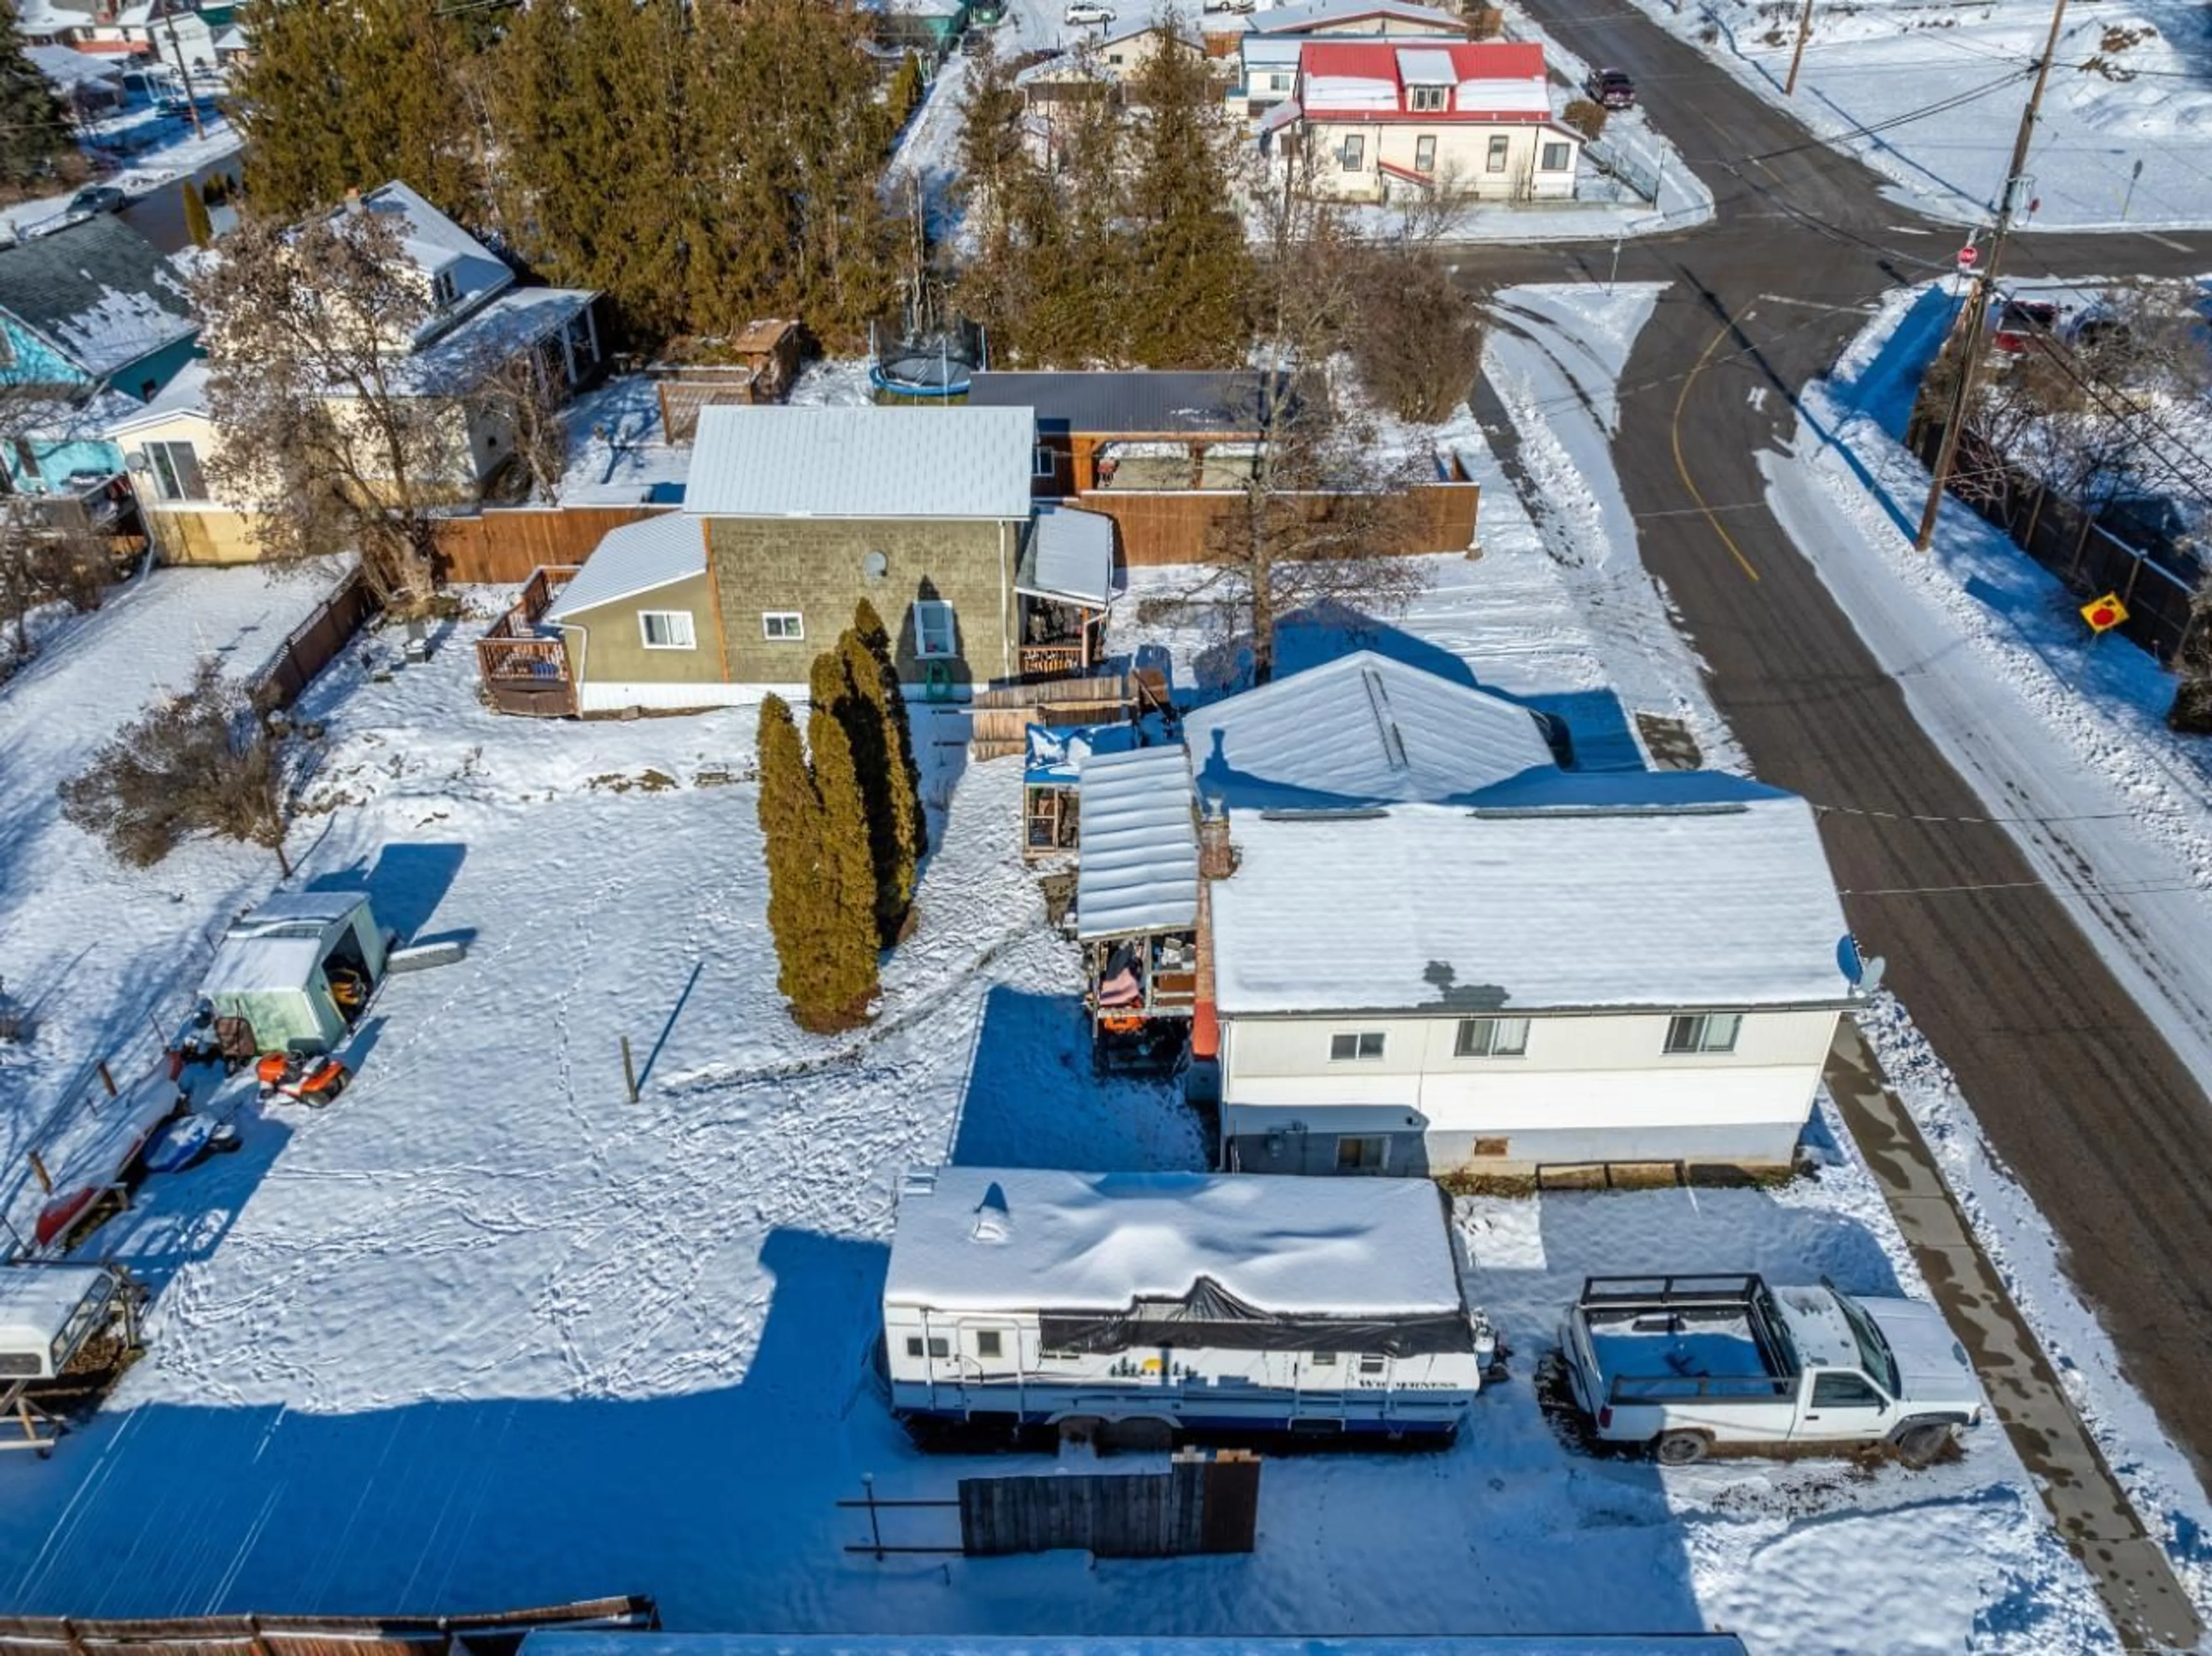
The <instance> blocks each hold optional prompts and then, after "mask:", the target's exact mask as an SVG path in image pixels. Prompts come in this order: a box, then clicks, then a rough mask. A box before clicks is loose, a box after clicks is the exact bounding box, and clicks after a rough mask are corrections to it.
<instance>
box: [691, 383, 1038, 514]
mask: <svg viewBox="0 0 2212 1656" xmlns="http://www.w3.org/2000/svg"><path fill="white" fill-rule="evenodd" d="M1033 432H1034V417H1033V415H1032V414H1031V411H1030V410H1029V409H1027V408H957V407H956V408H874V407H863V408H778V407H757V408H751V407H737V406H728V405H719V406H708V407H707V408H703V409H702V410H700V411H699V433H698V439H697V441H696V444H695V445H694V447H693V449H692V456H691V476H690V482H689V484H687V486H686V489H685V491H684V509H685V510H687V511H690V512H695V513H697V514H701V515H702V516H706V517H823V518H1005V519H1017V520H1019V519H1026V518H1027V517H1028V516H1029V514H1030V461H1031V452H1032V449H1033V447H1034V444H1035V438H1034V435H1033Z"/></svg>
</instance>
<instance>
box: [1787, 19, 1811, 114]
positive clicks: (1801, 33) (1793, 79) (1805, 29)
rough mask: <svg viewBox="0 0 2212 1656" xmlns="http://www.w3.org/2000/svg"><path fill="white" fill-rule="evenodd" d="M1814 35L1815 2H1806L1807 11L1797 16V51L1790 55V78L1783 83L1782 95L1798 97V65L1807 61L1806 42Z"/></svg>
mask: <svg viewBox="0 0 2212 1656" xmlns="http://www.w3.org/2000/svg"><path fill="white" fill-rule="evenodd" d="M1812 33H1813V0H1805V9H1804V10H1802V12H1800V13H1798V14H1797V50H1796V51H1795V52H1791V53H1790V78H1789V79H1788V80H1786V81H1784V82H1783V83H1782V95H1783V96H1784V97H1785V98H1794V97H1796V95H1797V65H1798V64H1802V63H1803V62H1804V61H1805V42H1806V41H1807V40H1809V39H1811V38H1812Z"/></svg>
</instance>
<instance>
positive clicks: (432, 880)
mask: <svg viewBox="0 0 2212 1656" xmlns="http://www.w3.org/2000/svg"><path fill="white" fill-rule="evenodd" d="M468 855H469V848H468V847H467V846H465V845H460V844H455V843H447V842H435V843H427V844H426V843H416V842H410V841H404V840H403V841H399V842H396V843H392V844H390V845H386V846H385V847H384V848H383V849H381V850H380V851H378V852H377V854H376V862H375V865H374V867H372V868H362V866H361V865H360V864H358V863H356V864H355V865H354V866H352V867H351V868H335V869H332V870H331V871H329V872H328V873H325V874H317V875H316V876H315V877H314V879H313V880H310V881H309V882H308V885H307V889H308V890H309V891H313V892H368V900H369V906H370V907H371V908H373V909H374V910H376V918H377V923H378V924H380V925H381V926H385V927H387V928H390V929H392V930H394V931H397V932H398V934H399V939H400V941H402V942H403V943H405V942H415V941H422V928H423V927H425V926H426V925H428V924H429V922H430V916H432V915H434V914H435V913H436V912H437V911H438V905H439V904H441V903H442V902H443V901H445V898H446V893H447V892H448V891H450V890H452V889H453V881H454V880H455V879H456V878H458V877H459V874H460V872H461V864H462V863H463V862H464V861H466V860H467V858H468ZM467 935H470V936H473V935H474V934H473V933H469V934H467Z"/></svg>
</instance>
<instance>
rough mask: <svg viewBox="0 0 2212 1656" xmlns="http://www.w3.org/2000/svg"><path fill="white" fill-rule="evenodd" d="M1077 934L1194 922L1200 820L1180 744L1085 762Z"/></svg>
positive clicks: (1183, 926)
mask: <svg viewBox="0 0 2212 1656" xmlns="http://www.w3.org/2000/svg"><path fill="white" fill-rule="evenodd" d="M1082 785H1083V793H1082V808H1083V837H1082V841H1081V843H1080V844H1079V847H1078V849H1077V852H1076V870H1075V918H1076V935H1077V936H1078V937H1080V938H1085V939H1091V938H1102V937H1129V936H1134V935H1138V934H1140V933H1144V932H1162V931H1188V929H1189V928H1192V927H1193V926H1195V925H1196V924H1197V923H1198V826H1197V824H1196V821H1195V820H1194V818H1193V816H1192V805H1191V787H1190V758H1189V756H1188V754H1187V753H1185V752H1184V751H1183V749H1182V747H1181V746H1179V745H1170V746H1164V747H1140V748H1139V749H1138V750H1137V751H1136V752H1133V753H1098V754H1094V755H1092V756H1091V760H1090V762H1089V763H1088V764H1085V766H1084V768H1083V784H1082Z"/></svg>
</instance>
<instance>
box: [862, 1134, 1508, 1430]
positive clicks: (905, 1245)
mask: <svg viewBox="0 0 2212 1656" xmlns="http://www.w3.org/2000/svg"><path fill="white" fill-rule="evenodd" d="M884 1345H885V1349H886V1361H887V1364H888V1367H889V1370H890V1383H891V1406H892V1408H893V1409H894V1410H895V1411H896V1412H897V1413H898V1414H900V1415H902V1416H907V1417H908V1418H910V1419H923V1420H931V1419H934V1420H942V1421H956V1422H971V1423H975V1424H979V1425H982V1424H988V1425H997V1426H1003V1427H1006V1428H1016V1427H1019V1426H1025V1425H1026V1426H1054V1425H1066V1424H1069V1423H1073V1422H1087V1423H1096V1424H1099V1425H1110V1424H1113V1423H1116V1422H1147V1423H1152V1424H1156V1425H1158V1426H1160V1427H1164V1428H1169V1429H1170V1430H1174V1429H1185V1430H1212V1431H1232V1432H1249V1433H1254V1434H1260V1433H1267V1432H1276V1431H1291V1432H1310V1433H1316V1434H1388V1435H1391V1436H1405V1435H1414V1436H1421V1437H1430V1438H1435V1439H1437V1440H1449V1438H1450V1437H1451V1435H1452V1434H1454V1433H1455V1431H1456V1430H1457V1429H1458V1426H1459V1422H1460V1419H1461V1416H1462V1415H1464V1414H1465V1412H1466V1410H1467V1409H1468V1406H1469V1405H1470V1404H1471V1403H1473V1402H1474V1397H1475V1394H1476V1392H1477V1391H1480V1389H1481V1385H1482V1379H1483V1373H1484V1371H1485V1370H1486V1368H1487V1367H1489V1366H1490V1364H1491V1362H1492V1360H1493V1358H1494V1356H1495V1355H1496V1341H1495V1338H1494V1336H1492V1332H1491V1330H1490V1326H1489V1324H1488V1323H1487V1322H1486V1320H1485V1319H1484V1318H1483V1316H1482V1313H1481V1312H1480V1311H1476V1310H1474V1309H1472V1308H1470V1307H1469V1306H1468V1304H1467V1299H1466V1294H1465V1290H1464V1288H1463V1287H1462V1283H1461V1281H1460V1273H1459V1263H1458V1255H1457V1252H1456V1251H1455V1246H1454V1244H1453V1241H1452V1237H1451V1234H1450V1227H1449V1223H1448V1218H1447V1212H1446V1208H1445V1203H1444V1199H1443V1197H1442V1196H1441V1195H1440V1194H1439V1193H1438V1191H1437V1190H1436V1189H1435V1188H1434V1187H1433V1186H1431V1185H1429V1184H1412V1183H1408V1184H1340V1185H1332V1184H1313V1183H1311V1182H1310V1181H1304V1180H1291V1179H1277V1178H1224V1177H1210V1176H1207V1175H1204V1174H1194V1173H1152V1174H1145V1173H1076V1172H1056V1171H1048V1170H1013V1169H1006V1170H994V1169H987V1168H975V1167H945V1168H939V1169H937V1170H936V1171H934V1172H921V1173H917V1174H915V1175H913V1176H911V1177H910V1178H909V1179H908V1184H907V1186H906V1189H905V1190H904V1192H903V1193H902V1196H901V1198H900V1201H899V1211H898V1221H897V1225H896V1229H895V1230H894V1232H893V1233H892V1238H891V1257H890V1272H889V1275H888V1277H887V1279H886V1281H885V1282H884Z"/></svg>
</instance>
